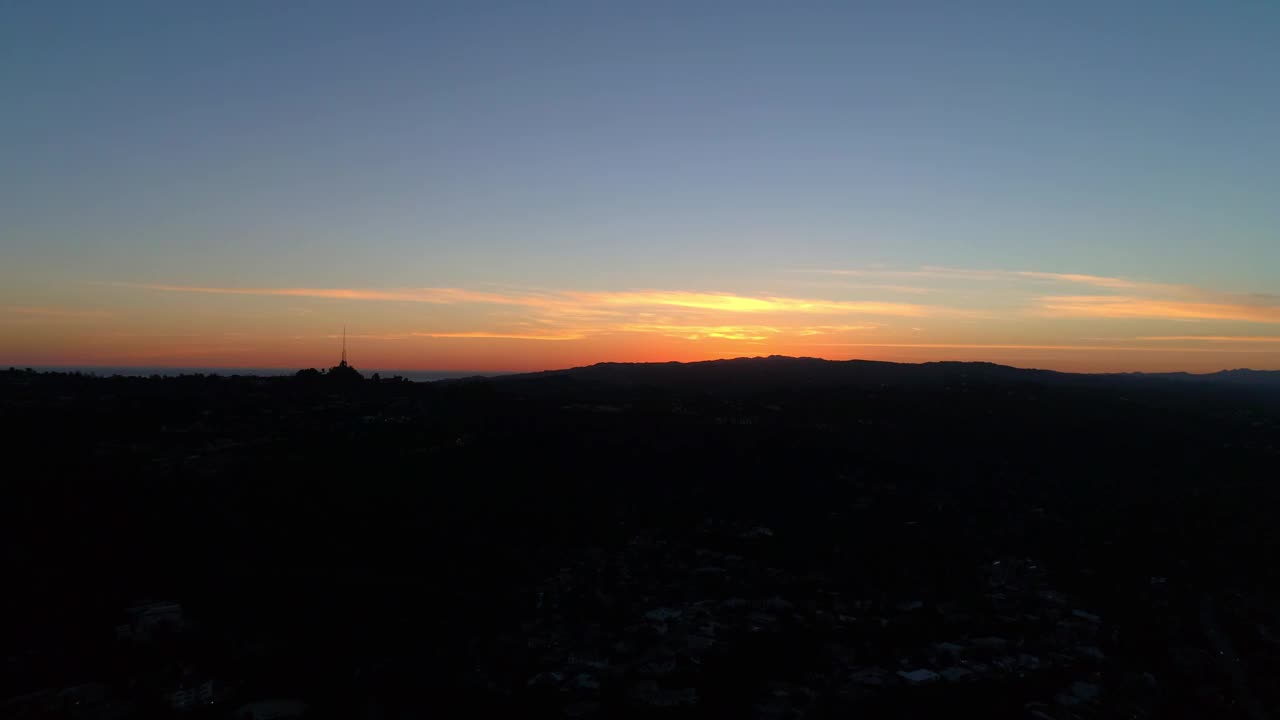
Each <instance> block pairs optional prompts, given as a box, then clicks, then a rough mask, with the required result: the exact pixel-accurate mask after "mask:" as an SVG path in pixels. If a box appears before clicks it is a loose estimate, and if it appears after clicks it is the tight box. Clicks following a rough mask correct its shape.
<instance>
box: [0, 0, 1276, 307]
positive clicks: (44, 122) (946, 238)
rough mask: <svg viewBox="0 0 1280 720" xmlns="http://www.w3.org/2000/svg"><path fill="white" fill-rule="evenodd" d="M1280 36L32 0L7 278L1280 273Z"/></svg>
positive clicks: (1130, 13)
mask: <svg viewBox="0 0 1280 720" xmlns="http://www.w3.org/2000/svg"><path fill="white" fill-rule="evenodd" d="M1278 69H1280V4H1277V3H1274V2H1225V3H1208V2H1204V3H1190V2H1160V3H1155V2H1151V3H1146V2H1139V3H1111V2H1106V3H1103V2H1077V3H1027V2H993V3H981V2H975V3H954V2H921V3H907V2H886V3H847V2H842V3H780V2H777V3H764V2H740V3H731V4H728V3H693V2H672V3H662V2H659V3H633V4H622V3H587V2H583V3H568V2H545V3H525V2H508V3H483V2H467V3H456V4H455V3H389V4H378V5H374V6H370V5H368V4H357V3H343V4H337V3H334V4H328V3H283V2H281V3H261V2H223V3H206V4H195V3H173V2H156V3H131V2H119V3H52V2H11V3H7V4H5V5H4V7H3V8H0V107H3V108H4V111H3V112H0V157H3V158H4V159H3V162H0V217H3V218H4V219H3V220H2V221H0V222H2V223H3V226H0V243H3V246H4V255H5V257H6V262H5V263H3V269H0V283H3V285H4V286H5V287H6V288H7V290H4V291H0V292H3V293H4V294H3V295H0V303H9V304H11V305H23V306H26V305H33V304H34V305H41V306H44V305H58V306H63V305H68V306H69V305H76V306H80V305H92V304H95V303H112V302H116V303H126V304H127V299H125V298H121V297H120V296H119V294H118V292H117V293H114V294H113V293H109V292H106V291H104V290H102V289H101V288H102V286H100V285H95V283H140V284H148V283H150V284H169V285H189V286H218V287H300V286H301V287H321V288H342V287H358V288H395V287H477V286H500V285H517V286H521V287H535V288H555V289H566V288H568V289H575V290H583V291H622V290H627V289H635V288H647V289H653V288H657V289H667V290H681V291H700V292H726V293H738V294H760V293H765V294H777V293H787V294H791V295H800V296H805V297H808V296H812V294H813V290H812V289H809V288H810V286H811V284H812V277H811V276H809V275H806V274H803V273H794V272H790V271H793V270H797V269H859V268H862V269H868V268H870V269H877V268H878V269H898V270H913V269H919V268H921V267H929V266H942V267H949V268H979V269H995V270H1009V271H1040V272H1056V273H1080V274H1089V275H1097V276H1117V277H1126V278H1139V279H1143V280H1149V281H1153V282H1161V283H1179V284H1188V285H1196V286H1203V287H1207V288H1213V289H1216V290H1218V291H1222V292H1232V293H1267V292H1274V291H1276V290H1277V289H1280V237H1277V235H1278V234H1280V202H1277V200H1276V199H1277V198H1280V132H1277V130H1276V128H1277V127H1280V83H1277V82H1276V73H1277V70H1278ZM136 303H137V304H145V300H141V299H139V300H137V301H136Z"/></svg>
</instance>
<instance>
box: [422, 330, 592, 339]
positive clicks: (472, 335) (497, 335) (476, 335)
mask: <svg viewBox="0 0 1280 720" xmlns="http://www.w3.org/2000/svg"><path fill="white" fill-rule="evenodd" d="M410 334H411V335H413V336H414V337H427V338H453V339H469V340H477V339H482V340H581V339H582V338H584V337H586V335H584V334H581V333H564V334H554V333H547V334H543V333H503V332H484V331H475V332H415V333H410Z"/></svg>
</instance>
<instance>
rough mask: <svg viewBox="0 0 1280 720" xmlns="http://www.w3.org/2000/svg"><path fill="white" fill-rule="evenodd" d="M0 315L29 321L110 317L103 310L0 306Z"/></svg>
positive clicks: (109, 314)
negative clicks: (28, 319)
mask: <svg viewBox="0 0 1280 720" xmlns="http://www.w3.org/2000/svg"><path fill="white" fill-rule="evenodd" d="M0 314H4V315H11V316H17V317H21V318H31V319H38V318H39V319H68V320H78V319H94V318H105V317H110V316H111V313H109V312H107V311H105V310H86V309H82V308H66V307H52V306H41V305H0Z"/></svg>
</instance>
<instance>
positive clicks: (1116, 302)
mask: <svg viewBox="0 0 1280 720" xmlns="http://www.w3.org/2000/svg"><path fill="white" fill-rule="evenodd" d="M1038 302H1039V309H1040V311H1041V313H1042V314H1044V315H1046V316H1049V317H1084V318H1163V319H1169V320H1243V321H1246V322H1257V323H1280V306H1268V305H1248V304H1238V303H1236V304H1232V303H1207V302H1193V301H1186V300H1163V299H1157V298H1146V297H1134V296H1116V295H1054V296H1048V297H1042V298H1040V299H1039V301H1038Z"/></svg>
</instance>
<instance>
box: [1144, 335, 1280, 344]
mask: <svg viewBox="0 0 1280 720" xmlns="http://www.w3.org/2000/svg"><path fill="white" fill-rule="evenodd" d="M1134 340H1138V341H1142V342H1219V343H1221V342H1225V343H1280V337H1270V336H1265V335H1143V336H1140V337H1136V338H1134Z"/></svg>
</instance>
